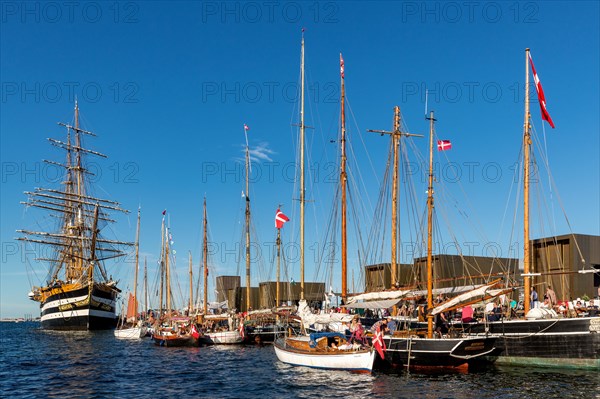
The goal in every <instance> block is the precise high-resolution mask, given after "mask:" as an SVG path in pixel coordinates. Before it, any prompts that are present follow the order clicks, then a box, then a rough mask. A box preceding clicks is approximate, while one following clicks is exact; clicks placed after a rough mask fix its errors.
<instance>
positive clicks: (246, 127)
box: [244, 123, 250, 131]
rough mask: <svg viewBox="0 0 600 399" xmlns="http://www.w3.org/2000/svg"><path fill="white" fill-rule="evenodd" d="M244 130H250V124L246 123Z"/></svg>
mask: <svg viewBox="0 0 600 399" xmlns="http://www.w3.org/2000/svg"><path fill="white" fill-rule="evenodd" d="M244 130H245V131H248V130H250V128H249V127H248V125H246V124H245V123H244Z"/></svg>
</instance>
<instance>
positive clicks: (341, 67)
mask: <svg viewBox="0 0 600 399" xmlns="http://www.w3.org/2000/svg"><path fill="white" fill-rule="evenodd" d="M340 75H341V76H342V79H344V59H343V58H342V53H340Z"/></svg>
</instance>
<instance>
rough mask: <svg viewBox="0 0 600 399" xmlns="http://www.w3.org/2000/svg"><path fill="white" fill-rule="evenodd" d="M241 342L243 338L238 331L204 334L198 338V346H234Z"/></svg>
mask: <svg viewBox="0 0 600 399" xmlns="http://www.w3.org/2000/svg"><path fill="white" fill-rule="evenodd" d="M243 341H244V338H243V337H242V336H241V334H240V332H239V331H238V330H235V331H218V332H210V333H204V335H203V336H202V337H200V344H203V345H235V344H241V343H242V342H243Z"/></svg>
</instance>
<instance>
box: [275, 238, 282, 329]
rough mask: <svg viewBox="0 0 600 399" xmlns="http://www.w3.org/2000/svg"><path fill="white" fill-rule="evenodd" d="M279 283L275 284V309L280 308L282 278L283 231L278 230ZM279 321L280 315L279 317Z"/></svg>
mask: <svg viewBox="0 0 600 399" xmlns="http://www.w3.org/2000/svg"><path fill="white" fill-rule="evenodd" d="M276 243H277V282H276V283H275V307H276V308H277V307H278V306H279V303H280V300H281V297H280V294H279V280H280V278H281V229H277V241H276ZM277 320H279V315H278V316H277Z"/></svg>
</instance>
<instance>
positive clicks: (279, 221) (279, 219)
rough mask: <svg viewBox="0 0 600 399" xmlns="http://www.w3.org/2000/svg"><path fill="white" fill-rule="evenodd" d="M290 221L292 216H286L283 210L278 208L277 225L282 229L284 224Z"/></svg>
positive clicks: (276, 213)
mask: <svg viewBox="0 0 600 399" xmlns="http://www.w3.org/2000/svg"><path fill="white" fill-rule="evenodd" d="M289 221H290V218H288V217H287V216H285V215H284V214H283V212H281V210H279V209H277V212H275V227H277V228H278V229H280V228H282V227H283V224H284V223H285V222H289Z"/></svg>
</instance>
